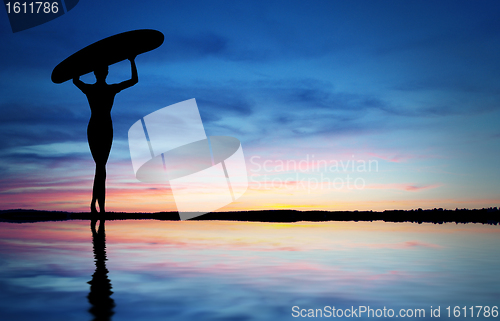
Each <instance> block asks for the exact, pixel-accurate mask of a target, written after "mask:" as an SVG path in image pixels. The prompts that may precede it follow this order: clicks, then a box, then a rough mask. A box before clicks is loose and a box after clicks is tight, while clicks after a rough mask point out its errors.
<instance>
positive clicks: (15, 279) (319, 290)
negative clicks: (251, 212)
mask: <svg viewBox="0 0 500 321" xmlns="http://www.w3.org/2000/svg"><path fill="white" fill-rule="evenodd" d="M103 227H104V226H102V227H101V228H100V229H99V223H97V226H96V229H95V230H94V231H92V230H91V228H90V223H89V221H76V220H75V221H60V222H39V223H24V224H17V223H0V235H1V236H0V288H1V289H2V291H0V312H1V314H2V320H30V321H31V320H94V319H95V320H115V321H119V320H297V319H300V318H296V317H293V315H297V313H294V310H292V308H293V307H296V308H295V309H296V310H298V311H300V310H302V309H306V310H304V312H303V314H305V313H307V312H308V311H309V310H308V309H314V311H316V309H324V307H325V306H328V307H330V308H329V309H331V307H335V308H336V309H342V310H345V309H357V308H359V306H366V307H368V306H369V307H370V308H371V309H382V308H384V307H386V308H387V309H393V310H394V311H395V313H396V314H397V313H399V310H400V309H405V310H406V309H419V308H422V309H425V313H426V314H425V317H426V318H431V317H430V309H431V306H432V307H433V309H435V308H436V307H440V312H441V316H440V317H441V318H442V319H447V318H448V317H447V310H446V307H448V306H451V309H453V307H454V306H460V307H464V306H465V307H467V309H468V308H469V307H471V306H490V307H492V306H495V305H496V306H498V305H500V276H499V273H498V272H499V271H500V251H499V250H498V248H499V246H500V233H499V231H500V227H499V226H490V225H480V224H465V225H464V224H459V225H457V224H454V223H453V224H451V223H450V224H443V225H434V224H420V225H419V224H414V223H385V222H323V223H304V222H301V223H287V224H281V223H255V222H252V223H247V222H221V221H175V222H172V221H145V220H144V221H140V220H128V221H106V222H105V231H104V229H103ZM104 232H105V234H104ZM89 281H91V283H90V284H89V283H88V282H89ZM327 310H328V309H327ZM324 311H325V310H323V312H324ZM461 311H462V312H461V313H462V314H461V318H463V310H461ZM467 311H468V312H469V313H470V310H467ZM323 312H322V313H323ZM315 313H316V314H317V313H318V312H315ZM452 313H453V310H452ZM358 314H359V310H358ZM363 316H364V317H366V314H365V315H363ZM323 317H325V316H323ZM343 318H344V319H345V316H343ZM433 319H436V318H435V317H434V318H433ZM452 319H460V318H454V317H453V318H452ZM463 319H470V315H467V317H465V318H463ZM475 319H478V318H477V316H475ZM489 319H500V317H497V318H492V317H490V318H489Z"/></svg>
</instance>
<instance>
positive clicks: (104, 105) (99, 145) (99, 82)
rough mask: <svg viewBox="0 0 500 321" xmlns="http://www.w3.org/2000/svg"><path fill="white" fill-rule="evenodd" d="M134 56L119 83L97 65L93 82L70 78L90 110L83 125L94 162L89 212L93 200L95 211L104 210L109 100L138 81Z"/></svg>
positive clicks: (110, 133) (109, 139)
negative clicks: (129, 74) (111, 81)
mask: <svg viewBox="0 0 500 321" xmlns="http://www.w3.org/2000/svg"><path fill="white" fill-rule="evenodd" d="M134 58H135V57H133V58H130V59H129V60H130V64H131V67H132V78H131V79H129V80H126V81H124V82H121V83H119V84H113V85H108V84H107V83H106V77H107V75H108V66H101V67H100V68H98V69H96V70H95V71H94V75H95V78H96V82H95V84H85V83H84V82H82V81H81V80H80V77H76V78H74V79H73V83H74V84H75V85H76V86H77V87H78V88H79V89H80V90H81V91H82V92H83V93H84V94H85V95H86V96H87V99H88V101H89V105H90V110H91V116H90V121H89V125H88V127H87V139H88V142H89V146H90V152H91V153H92V157H93V158H94V161H95V164H96V169H95V176H94V187H93V190H92V202H91V204H90V209H91V211H92V212H93V213H96V212H97V209H96V204H95V203H96V201H97V202H98V204H99V211H100V212H101V213H104V212H105V210H104V202H105V198H106V163H107V162H108V157H109V152H110V151H111V144H112V143H113V123H112V121H111V108H112V107H113V101H114V99H115V95H116V94H117V93H119V92H120V91H122V90H123V89H125V88H128V87H131V86H133V85H135V84H136V83H137V82H138V77H137V68H136V66H135V61H134Z"/></svg>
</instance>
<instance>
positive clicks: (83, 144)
mask: <svg viewBox="0 0 500 321" xmlns="http://www.w3.org/2000/svg"><path fill="white" fill-rule="evenodd" d="M499 15H500V3H499V2H498V1H439V2H435V1H376V2H375V1H236V2H235V1H189V2H174V1H142V2H139V1H106V2H103V1H93V0H81V1H80V2H79V3H78V4H77V5H76V6H75V7H74V8H73V9H72V10H70V11H69V12H67V13H66V14H64V15H62V16H60V17H59V18H56V19H54V20H52V21H49V22H47V23H45V24H42V25H39V26H37V27H34V28H31V29H27V30H24V31H21V32H17V33H13V32H12V30H11V28H10V25H9V22H8V19H7V14H6V13H4V14H3V18H1V19H0V41H1V43H2V46H1V49H0V112H1V117H0V174H1V178H0V209H15V208H23V209H39V210H61V211H88V209H89V205H90V200H91V191H92V181H93V175H94V162H93V160H92V157H91V154H90V151H89V147H88V144H87V137H86V128H87V124H88V120H89V118H90V108H89V106H88V102H87V99H86V97H85V95H84V94H82V93H81V92H80V91H79V90H78V89H77V88H76V87H75V86H74V85H73V84H72V83H71V82H65V83H63V84H54V83H52V82H51V80H50V75H51V72H52V70H53V68H54V67H55V66H56V65H57V64H58V63H59V62H61V61H62V60H64V59H65V58H66V57H68V56H69V55H71V54H73V53H74V52H76V51H78V50H80V49H81V48H83V47H85V46H87V45H89V44H91V43H93V42H95V41H97V40H100V39H103V38H105V37H108V36H111V35H114V34H117V33H121V32H125V31H129V30H134V29H144V28H148V29H156V30H159V31H161V32H162V33H163V34H164V36H165V41H164V43H163V45H162V46H161V47H159V48H158V49H156V50H153V51H151V52H148V53H145V54H142V55H140V56H138V57H137V58H136V63H137V68H138V73H139V83H138V84H137V85H135V86H134V87H131V88H129V89H127V90H125V91H123V92H121V93H119V94H118V95H117V96H116V98H115V103H114V106H113V110H112V117H113V126H114V142H113V148H112V150H111V155H110V158H109V161H108V165H107V171H108V175H107V196H106V197H107V198H106V202H107V208H106V209H107V210H108V211H124V212H157V211H175V210H176V205H175V202H174V199H173V197H172V192H171V190H170V188H169V185H168V183H165V184H146V183H142V182H139V181H138V180H137V179H136V178H135V176H134V172H133V169H132V164H131V160H130V153H129V149H128V142H127V133H128V129H129V128H130V127H131V126H132V124H134V123H135V122H136V121H137V120H139V119H140V118H141V117H144V116H145V115H148V114H150V113H152V112H154V111H156V110H158V109H161V108H163V107H165V106H169V105H172V104H175V103H178V102H181V101H185V100H188V99H191V98H195V99H196V102H197V104H198V108H199V111H200V114H201V118H202V120H203V124H204V126H205V132H206V134H207V135H208V136H211V135H226V136H233V137H236V138H238V139H239V140H240V141H241V146H242V149H243V153H244V155H245V160H246V166H247V172H248V177H249V187H248V190H247V192H246V193H245V194H244V195H243V196H242V197H241V198H239V199H238V200H236V201H235V202H233V203H231V204H229V205H227V206H225V207H223V208H221V209H220V211H229V210H258V209H285V208H286V209H298V210H311V209H312V210H315V209H317V210H333V211H336V210H374V211H381V210H386V209H416V208H447V209H455V208H483V207H495V206H499V205H500V195H499V191H500V171H499V170H498V159H499V157H500V152H499V148H498V147H499V142H500V129H499V126H498V125H497V124H498V122H499V120H500V62H499V58H498V57H500V21H499V20H498V16H499ZM129 78H130V65H129V63H128V61H127V62H120V63H117V64H115V65H112V66H110V70H109V76H108V79H107V81H108V83H117V82H121V81H123V80H127V79H129ZM81 79H82V81H84V82H87V83H93V82H94V81H95V79H94V77H93V75H92V74H87V75H84V76H82V77H81Z"/></svg>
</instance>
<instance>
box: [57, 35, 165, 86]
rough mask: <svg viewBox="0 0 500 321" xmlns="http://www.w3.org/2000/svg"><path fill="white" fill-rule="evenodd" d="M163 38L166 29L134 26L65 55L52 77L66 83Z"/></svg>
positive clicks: (158, 43) (155, 44)
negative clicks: (67, 55)
mask: <svg viewBox="0 0 500 321" xmlns="http://www.w3.org/2000/svg"><path fill="white" fill-rule="evenodd" d="M163 41H164V36H163V33H161V32H160V31H157V30H153V29H139V30H132V31H127V32H123V33H119V34H117V35H114V36H111V37H108V38H104V39H102V40H99V41H97V42H94V43H93V44H91V45H88V46H87V47H85V48H83V49H81V50H79V51H77V52H75V53H74V54H72V55H71V56H69V57H68V58H66V59H64V60H63V61H62V62H61V63H59V64H58V65H57V66H56V67H55V68H54V70H53V71H52V76H51V79H52V81H53V82H54V83H56V84H60V83H63V82H65V81H68V80H70V79H73V78H75V77H78V76H81V75H85V74H87V73H89V72H92V71H94V70H95V69H96V68H98V67H99V66H103V65H106V66H109V65H112V64H115V63H117V62H120V61H122V60H125V59H129V58H131V57H134V56H137V55H140V54H142V53H145V52H148V51H151V50H153V49H156V48H158V47H159V46H161V44H162V43H163Z"/></svg>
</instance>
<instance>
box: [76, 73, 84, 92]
mask: <svg viewBox="0 0 500 321" xmlns="http://www.w3.org/2000/svg"><path fill="white" fill-rule="evenodd" d="M73 84H75V86H76V87H78V89H80V90H81V91H82V92H83V91H84V88H85V85H87V84H86V83H84V82H83V81H81V80H80V76H76V77H75V78H73Z"/></svg>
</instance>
